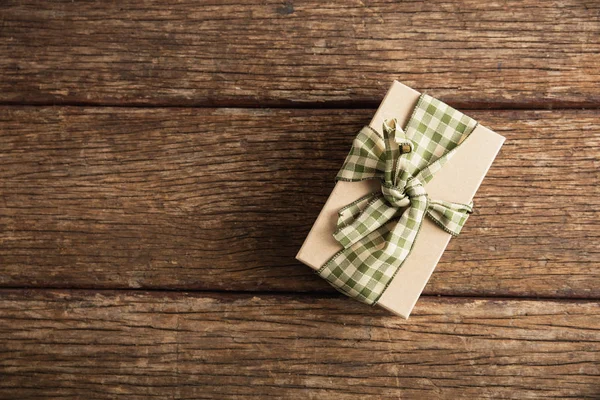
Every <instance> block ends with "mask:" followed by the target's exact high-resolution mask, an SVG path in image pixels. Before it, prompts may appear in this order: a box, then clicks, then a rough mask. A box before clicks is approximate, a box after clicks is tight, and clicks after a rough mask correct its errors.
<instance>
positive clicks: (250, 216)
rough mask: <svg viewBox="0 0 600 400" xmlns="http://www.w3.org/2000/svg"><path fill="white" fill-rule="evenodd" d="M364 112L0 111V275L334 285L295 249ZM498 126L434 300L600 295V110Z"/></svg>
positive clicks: (33, 281) (497, 115)
mask: <svg viewBox="0 0 600 400" xmlns="http://www.w3.org/2000/svg"><path fill="white" fill-rule="evenodd" d="M372 113H373V110H343V109H342V110H268V109H265V110H248V109H178V108H167V109H164V108H153V109H136V108H126V109H124V108H81V107H3V108H0V141H1V143H2V149H1V152H0V196H1V197H0V286H5V287H6V286H9V287H55V288H71V287H72V288H155V289H161V288H162V289H199V290H237V291H272V290H276V291H321V292H333V289H331V288H330V287H329V286H328V285H327V284H326V283H325V282H324V281H322V280H321V279H320V278H318V277H317V276H316V275H314V274H313V273H312V272H311V270H310V269H309V268H308V267H305V266H303V265H301V264H300V263H298V262H296V261H295V260H294V255H295V254H296V252H297V250H298V249H299V247H300V245H301V244H302V242H303V240H304V238H305V236H306V234H307V233H308V231H309V229H310V227H311V225H312V223H313V222H314V220H315V218H316V216H317V214H318V213H319V211H320V209H321V207H322V205H323V204H324V202H325V200H326V198H327V196H328V195H329V192H330V190H331V188H332V187H333V177H334V176H335V173H336V171H337V169H338V168H339V166H340V165H341V162H342V161H343V159H344V157H345V155H346V153H347V151H348V150H349V148H350V144H351V141H352V139H353V137H354V135H355V133H356V132H357V131H358V130H359V129H360V127H361V126H362V125H363V124H366V123H367V122H368V121H369V120H370V117H371V115H372ZM470 114H471V115H472V116H473V117H475V118H476V119H478V120H479V121H481V123H483V124H484V125H486V126H489V127H491V128H493V129H495V130H497V131H498V132H499V133H501V134H503V135H505V136H506V137H507V139H508V140H507V142H506V144H505V146H504V147H503V149H502V151H501V153H500V156H499V158H498V159H497V160H496V162H495V163H494V165H493V167H492V169H491V170H490V173H489V175H488V177H487V178H486V179H485V180H484V183H483V186H482V188H481V189H480V191H479V192H478V194H477V196H476V198H475V205H476V212H475V215H474V216H473V217H472V218H470V219H469V222H468V224H467V226H466V227H465V229H464V230H463V233H462V234H461V235H460V237H459V238H457V239H455V240H453V241H451V244H450V246H449V248H448V250H447V251H446V253H445V254H444V256H443V257H442V261H441V263H440V265H439V266H438V268H437V270H436V272H435V273H434V276H433V278H432V280H431V281H430V283H429V285H428V286H427V288H426V293H428V294H449V295H500V296H534V297H535V296H543V297H576V298H577V297H579V298H598V297H600V269H599V268H598V267H599V266H600V249H599V248H598V243H599V240H600V225H599V224H598V220H599V217H600V189H599V187H598V185H597V184H596V182H598V181H599V178H600V172H599V171H600V168H599V167H600V153H599V152H598V148H599V147H600V116H599V115H598V113H597V112H596V111H555V112H547V111H501V112H500V111H494V112H491V111H473V112H472V113H470Z"/></svg>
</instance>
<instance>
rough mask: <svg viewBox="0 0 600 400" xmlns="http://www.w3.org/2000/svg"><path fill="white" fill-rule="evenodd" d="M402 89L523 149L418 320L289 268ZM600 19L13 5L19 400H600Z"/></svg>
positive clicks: (12, 189) (1, 362)
mask: <svg viewBox="0 0 600 400" xmlns="http://www.w3.org/2000/svg"><path fill="white" fill-rule="evenodd" d="M393 79H398V80H400V81H402V82H404V83H406V84H408V85H410V86H412V87H414V88H416V89H419V90H421V91H427V92H428V93H430V94H432V95H434V96H436V97H438V98H440V99H442V100H444V101H446V102H448V103H449V104H451V105H453V106H455V107H459V108H461V109H463V110H468V112H467V113H468V114H469V115H470V116H473V117H474V118H476V119H477V120H479V121H480V122H481V123H482V124H484V125H486V126H489V127H490V128H492V129H494V130H495V131H497V132H499V133H501V134H502V135H504V136H506V138H507V142H506V144H505V146H504V147H503V148H502V151H501V152H500V155H499V157H498V158H497V160H496V161H495V163H494V165H493V167H492V169H491V170H490V172H489V174H488V176H487V178H486V179H485V181H484V183H483V185H482V187H481V189H480V190H479V192H478V194H477V196H476V198H475V205H476V212H475V215H474V216H473V217H472V218H470V219H469V222H468V224H467V226H466V227H465V229H464V230H463V233H461V235H460V237H459V238H458V239H455V240H453V241H451V244H450V246H449V248H448V250H447V251H446V253H445V254H444V256H443V258H442V260H441V262H440V264H439V265H438V267H437V269H436V271H435V273H434V275H433V277H432V279H431V281H430V282H429V284H428V285H427V287H426V289H425V293H424V296H422V298H421V299H420V301H419V303H418V304H417V306H416V308H415V311H414V314H413V316H411V318H410V319H409V320H407V321H405V320H402V319H399V318H396V317H393V316H391V315H389V314H387V313H386V312H384V311H382V310H379V309H377V308H371V307H368V306H365V305H362V304H360V303H358V302H355V301H352V300H350V299H347V298H345V297H343V296H342V295H340V294H338V293H337V292H336V291H335V290H333V289H331V288H330V287H329V286H328V285H327V284H326V283H325V282H323V281H322V280H321V279H319V278H318V277H317V276H315V275H314V274H313V273H312V272H311V271H310V269H309V268H308V267H305V266H303V265H301V264H300V263H298V262H297V261H295V260H294V255H295V253H296V252H297V250H298V248H299V247H300V245H301V243H302V241H303V239H304V237H305V236H306V234H307V233H308V230H309V229H310V227H311V225H312V223H313V221H314V219H315V218H316V216H317V214H318V212H319V210H320V208H321V206H322V205H323V203H324V201H325V199H326V198H327V196H328V194H329V192H330V190H331V189H332V187H333V177H334V175H335V173H336V171H337V169H338V168H339V166H340V165H341V162H342V160H343V159H344V157H345V155H346V152H347V151H348V148H349V145H350V143H351V141H352V139H353V136H354V135H355V133H356V132H357V131H358V130H359V129H360V127H361V126H363V125H364V124H366V123H368V121H369V120H370V117H371V116H372V114H373V112H374V109H375V108H376V107H377V105H378V103H379V102H380V100H381V98H382V97H383V95H384V94H385V91H386V89H387V87H388V86H389V84H390V83H391V81H392V80H393ZM599 184H600V4H599V3H598V2H597V1H592V0H590V1H584V0H580V1H577V0H564V1H549V2H540V1H533V0H525V1H497V2H491V3H490V2H482V1H474V0H465V1H462V0H461V1H459V0H447V1H445V2H426V1H419V0H415V1H383V0H382V1H368V0H362V1H360V0H357V1H334V2H326V3H325V2H320V1H315V0H312V1H308V0H307V1H298V0H295V1H260V2H259V1H250V0H248V1H240V0H235V1H234V2H220V1H219V2H208V1H202V2H175V1H170V2H159V1H142V0H129V1H124V2H114V3H110V2H101V1H89V2H83V1H81V2H80V1H75V2H71V1H53V2H46V1H39V0H30V1H25V0H23V1H3V2H1V3H0V398H2V399H5V398H6V399H26V398H82V399H96V398H98V399H100V398H107V399H108V398H150V397H156V398H175V399H191V398H216V399H223V398H260V399H262V398H302V399H306V398H309V399H328V398H335V399H345V398H348V399H353V398H357V399H358V398H360V399H362V398H374V399H381V398H415V399H424V398H427V399H430V398H450V399H456V398H464V397H471V398H519V399H521V398H561V399H562V398H578V399H579V398H600V269H599V267H600V222H599V221H600V188H599Z"/></svg>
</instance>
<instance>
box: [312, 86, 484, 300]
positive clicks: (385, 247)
mask: <svg viewBox="0 0 600 400" xmlns="http://www.w3.org/2000/svg"><path fill="white" fill-rule="evenodd" d="M476 126H477V121H475V120H474V119H471V118H469V117H467V116H466V115H464V114H462V113H461V112H459V111H457V110H455V109H453V108H452V107H450V106H448V105H447V104H444V103H443V102H441V101H439V100H437V99H434V98H433V97H431V96H429V95H425V94H423V95H421V96H420V98H419V101H418V102H417V105H416V106H415V109H414V111H413V113H412V116H411V117H410V120H409V121H408V123H407V125H406V128H405V129H402V128H401V127H400V124H399V123H398V122H397V120H396V119H392V120H388V121H385V122H384V124H383V137H381V135H380V134H379V133H378V132H376V131H375V130H374V129H372V128H370V127H368V126H365V127H364V128H363V129H362V130H361V131H360V132H359V133H358V135H357V136H356V138H355V139H354V143H353V145H352V149H351V150H350V153H349V154H348V156H347V157H346V161H345V162H344V165H343V166H342V169H341V170H340V171H339V172H338V175H337V177H336V180H340V181H361V180H365V179H380V180H381V191H377V192H374V193H371V194H368V195H366V196H364V197H362V198H360V199H358V200H357V201H355V202H353V203H351V204H348V205H347V206H345V207H343V208H342V209H341V210H340V211H339V213H338V214H339V217H338V221H337V230H336V231H335V232H334V234H333V236H334V237H335V239H336V240H337V241H338V242H339V243H340V244H341V245H342V247H343V249H342V250H340V251H339V252H338V253H337V254H335V255H334V256H333V257H332V258H331V259H330V260H329V261H327V263H325V265H323V266H322V267H321V268H320V269H319V270H318V274H319V275H320V276H321V277H323V278H325V279H326V280H327V281H328V282H329V283H330V284H331V285H333V286H334V287H335V288H336V289H338V290H339V291H341V292H342V293H344V294H346V295H348V296H350V297H354V298H356V299H358V300H360V301H362V302H364V303H367V304H375V303H377V301H378V300H379V298H380V297H381V295H382V294H383V292H384V291H385V289H386V288H387V286H388V284H389V283H390V282H391V280H392V278H393V277H394V275H395V274H396V272H397V271H398V269H399V268H400V267H401V266H402V263H403V262H404V260H405V259H406V258H407V257H408V255H409V254H410V251H411V249H412V246H413V243H414V242H415V239H416V237H417V234H418V233H419V230H420V228H421V224H422V222H423V219H424V218H425V216H427V217H429V218H430V219H431V220H432V221H433V222H435V223H436V224H437V225H438V226H439V227H440V228H441V229H443V230H444V231H446V232H448V233H450V234H452V235H454V236H456V235H458V234H459V233H460V230H461V228H462V226H463V225H464V223H465V221H466V220H467V217H468V216H469V214H470V213H471V212H472V203H471V204H458V203H451V202H448V201H442V200H432V199H430V198H429V197H428V196H427V192H426V191H425V188H424V186H423V185H425V184H426V183H427V182H429V181H430V180H431V178H433V175H434V174H435V173H436V172H437V171H438V170H439V169H440V168H441V167H442V166H443V165H444V163H445V162H446V161H448V160H449V159H450V157H452V155H453V154H454V152H455V150H456V149H457V148H458V147H459V145H460V144H461V143H462V141H463V140H464V139H465V138H467V136H468V135H469V134H470V133H471V132H472V131H473V129H475V127H476Z"/></svg>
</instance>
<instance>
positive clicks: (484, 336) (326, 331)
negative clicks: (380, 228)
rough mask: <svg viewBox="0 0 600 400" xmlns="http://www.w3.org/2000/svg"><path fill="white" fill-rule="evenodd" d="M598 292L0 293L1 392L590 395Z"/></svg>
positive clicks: (594, 387)
mask: <svg viewBox="0 0 600 400" xmlns="http://www.w3.org/2000/svg"><path fill="white" fill-rule="evenodd" d="M598 321H600V303H598V302H591V301H583V300H582V301H531V300H522V301H515V300H491V299H487V300H486V299H464V298H431V297H428V298H423V299H421V301H420V302H419V304H418V305H417V307H416V309H415V313H414V314H413V315H412V316H411V318H410V320H408V321H406V320H403V319H401V318H398V317H393V316H391V315H389V314H387V313H386V312H384V311H382V310H379V309H377V308H371V307H369V306H366V305H362V304H359V303H357V302H354V301H350V300H349V299H346V298H341V297H338V298H328V299H322V298H321V299H317V298H311V297H301V296H277V295H273V296H262V295H261V296H258V297H257V296H251V295H223V294H218V295H213V296H209V295H202V294H185V293H162V292H153V293H146V294H144V293H140V292H117V293H113V292H100V293H98V292H96V293H94V292H79V291H70V292H69V291H68V292H59V291H56V292H52V291H47V290H43V291H16V290H15V291H6V290H4V291H1V292H0V333H1V334H0V353H1V354H2V357H0V375H1V376H2V379H0V396H2V397H3V398H33V397H53V398H56V397H60V398H79V396H80V395H81V393H86V398H88V399H96V398H121V397H126V398H149V397H160V398H167V397H168V398H175V399H179V398H205V399H207V398H219V399H222V398H251V397H256V398H261V399H262V398H311V399H317V398H318V399H338V398H344V399H353V398H356V399H359V398H361V399H362V398H365V397H368V398H399V397H401V398H418V399H423V398H451V399H456V398H464V397H467V396H469V397H471V396H473V398H520V399H525V398H550V397H552V398H578V399H582V398H597V396H598V395H600V379H599V377H600V329H599V328H600V326H599V324H598Z"/></svg>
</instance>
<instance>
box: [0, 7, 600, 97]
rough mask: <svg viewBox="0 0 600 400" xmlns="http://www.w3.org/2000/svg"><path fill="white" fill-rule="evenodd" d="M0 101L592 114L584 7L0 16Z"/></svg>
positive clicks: (26, 10)
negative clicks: (400, 100)
mask: <svg viewBox="0 0 600 400" xmlns="http://www.w3.org/2000/svg"><path fill="white" fill-rule="evenodd" d="M0 21H2V22H1V24H0V102H4V103H28V104H48V103H51V104H57V103H62V104H68V103H70V104H97V105H119V104H138V105H146V104H148V105H156V104H161V105H205V106H206V105H209V106H210V105H228V106H231V105H237V106H243V105H257V106H265V105H295V106H299V105H302V104H312V105H314V104H316V103H321V102H330V103H331V104H337V105H338V106H341V105H343V106H346V105H350V104H357V103H359V104H360V103H362V104H363V106H364V104H365V103H368V104H369V105H370V106H375V105H376V104H378V103H379V100H380V98H381V96H382V95H383V94H384V93H385V91H386V89H387V87H388V85H389V83H390V82H391V81H392V80H393V79H399V80H401V81H403V82H404V83H406V84H408V85H409V86H412V87H415V88H417V89H419V90H421V91H429V92H431V93H432V94H434V95H435V96H436V97H438V98H441V99H442V100H444V101H446V102H449V103H451V104H453V105H455V106H459V107H461V108H467V107H499V108H514V107H534V108H547V107H580V106H588V107H597V106H598V105H599V104H600V85H599V84H598V81H599V80H600V74H599V70H598V65H599V64H600V4H599V3H598V2H597V1H592V0H587V1H586V0H555V1H544V2H541V1H538V0H525V1H521V0H503V1H497V2H482V1H479V0H448V1H444V2H443V3H438V2H431V1H410V2H400V3H399V2H397V1H392V0H385V1H383V0H382V1H351V2H348V1H342V0H338V1H334V2H328V3H327V5H324V4H323V3H322V2H321V1H317V0H307V1H299V0H293V1H292V0H290V1H261V2H257V1H234V2H169V3H168V4H167V3H165V2H162V1H149V0H129V1H122V2H119V3H118V5H116V4H113V3H111V2H105V1H89V2H75V3H74V2H72V1H67V0H63V1H52V2H49V1H41V0H25V1H24V0H19V1H15V0H9V1H3V2H2V4H1V5H0Z"/></svg>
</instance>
